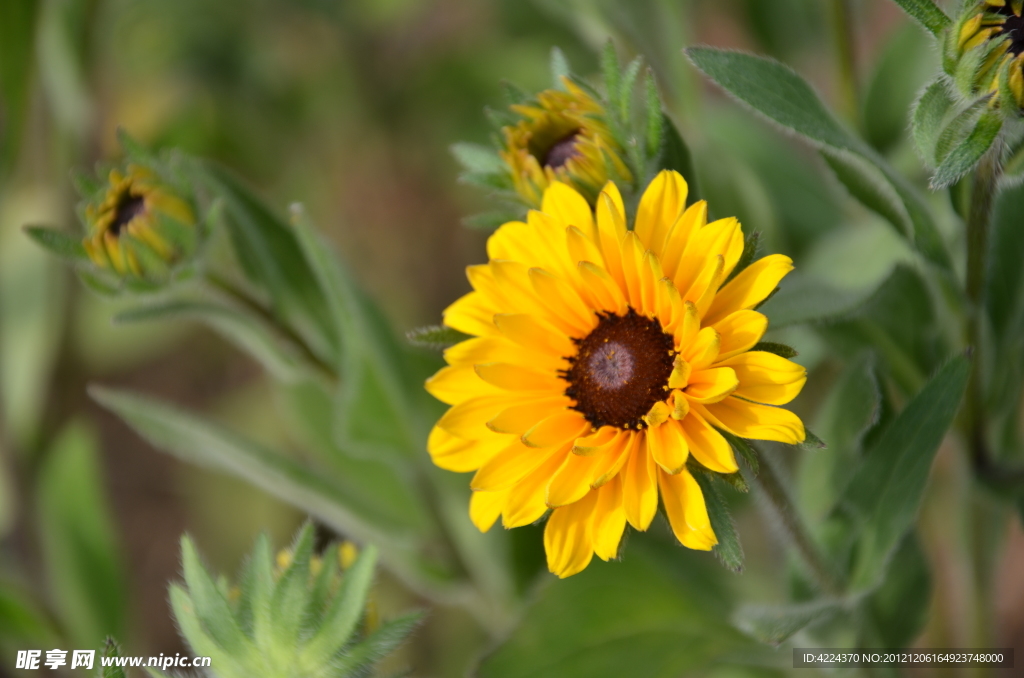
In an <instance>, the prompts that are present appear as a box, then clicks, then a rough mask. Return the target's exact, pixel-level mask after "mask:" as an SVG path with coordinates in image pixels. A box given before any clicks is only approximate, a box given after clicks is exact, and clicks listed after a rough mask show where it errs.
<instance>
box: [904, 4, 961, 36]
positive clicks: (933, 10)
mask: <svg viewBox="0 0 1024 678" xmlns="http://www.w3.org/2000/svg"><path fill="white" fill-rule="evenodd" d="M895 2H896V4H897V5H899V6H900V7H902V8H903V11H904V12H906V13H907V14H909V15H910V16H911V17H913V18H914V19H916V20H917V21H918V23H920V24H921V25H922V26H924V27H925V28H927V29H928V30H929V31H930V32H931V33H932V34H933V35H935V36H936V37H939V34H940V33H942V31H943V30H945V29H946V27H947V26H949V24H950V21H949V17H948V16H946V14H945V12H943V11H942V10H941V9H939V8H938V6H937V5H936V4H935V3H934V2H932V0H895Z"/></svg>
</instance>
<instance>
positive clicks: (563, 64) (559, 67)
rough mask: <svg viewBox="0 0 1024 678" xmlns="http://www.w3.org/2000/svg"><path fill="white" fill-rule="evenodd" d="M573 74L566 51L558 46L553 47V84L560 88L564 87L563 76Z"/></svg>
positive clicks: (566, 76)
mask: <svg viewBox="0 0 1024 678" xmlns="http://www.w3.org/2000/svg"><path fill="white" fill-rule="evenodd" d="M571 76H572V68H570V66H569V60H568V59H566V58H565V53H564V52H563V51H562V50H560V49H559V48H558V47H552V48H551V86H552V87H554V88H555V89H558V90H561V89H564V88H565V83H564V82H562V78H568V77H571Z"/></svg>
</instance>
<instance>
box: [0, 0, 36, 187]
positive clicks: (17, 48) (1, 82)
mask: <svg viewBox="0 0 1024 678" xmlns="http://www.w3.org/2000/svg"><path fill="white" fill-rule="evenodd" d="M41 7H42V3H41V2H38V1H37V0H4V1H3V2H0V175H3V174H6V171H7V168H8V167H9V166H10V164H11V163H12V162H13V161H14V158H15V156H16V155H17V153H18V146H19V145H20V143H21V139H22V134H21V129H22V125H23V123H24V121H25V114H26V111H27V109H28V99H29V90H30V86H31V83H32V75H33V72H34V68H33V66H34V64H33V57H34V56H35V53H34V50H33V47H34V44H33V42H34V40H33V39H34V37H35V34H36V20H37V18H38V16H39V10H40V8H41Z"/></svg>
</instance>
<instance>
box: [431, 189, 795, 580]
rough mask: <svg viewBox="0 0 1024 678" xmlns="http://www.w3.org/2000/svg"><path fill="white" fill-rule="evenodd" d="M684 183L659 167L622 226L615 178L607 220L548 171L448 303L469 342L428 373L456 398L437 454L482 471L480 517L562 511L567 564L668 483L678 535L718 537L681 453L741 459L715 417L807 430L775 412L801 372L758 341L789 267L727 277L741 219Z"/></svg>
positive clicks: (559, 553) (700, 539) (519, 519)
mask: <svg viewBox="0 0 1024 678" xmlns="http://www.w3.org/2000/svg"><path fill="white" fill-rule="evenodd" d="M686 195H687V185H686V182H685V180H684V179H683V178H682V176H680V175H679V174H677V173H675V172H662V173H661V174H659V175H658V176H657V177H656V178H655V179H654V180H653V181H652V182H651V185H650V186H649V187H648V188H647V190H646V192H645V193H644V195H643V197H642V199H641V201H640V205H639V207H638V211H637V216H636V223H635V228H634V229H633V230H627V227H626V220H625V217H624V215H625V210H624V207H623V203H622V198H621V196H620V194H619V191H618V189H617V188H616V187H615V185H614V184H612V183H609V184H608V185H607V186H605V188H604V190H603V191H602V192H601V194H600V198H599V200H598V203H597V210H596V218H595V215H594V213H593V212H592V211H591V208H590V206H589V205H588V204H587V202H586V200H585V199H584V198H583V197H582V196H581V195H580V194H579V193H578V192H576V191H575V190H573V189H572V188H570V187H569V186H567V185H565V184H563V183H558V182H556V183H552V184H551V185H550V186H549V187H548V189H547V190H546V191H545V193H544V199H543V204H542V205H541V209H540V211H531V212H530V213H529V215H528V216H527V221H526V222H525V223H523V222H511V223H507V224H505V225H503V226H501V227H500V228H499V229H498V230H497V231H496V232H495V233H494V234H493V235H492V236H491V238H490V240H489V241H488V243H487V252H488V256H489V258H490V261H489V263H487V264H483V265H479V266H470V267H469V268H468V269H467V271H468V275H469V280H470V283H471V284H472V286H473V289H474V291H472V292H470V293H469V294H467V295H466V296H464V297H462V298H461V299H459V300H458V301H456V302H455V303H454V304H452V305H451V306H449V307H448V309H447V310H446V311H445V314H444V321H445V324H447V325H448V326H450V327H453V328H455V329H457V330H460V331H462V332H465V333H468V334H471V335H473V336H474V338H472V339H469V340H466V341H464V342H462V343H459V344H457V345H455V346H453V347H451V348H450V349H448V350H447V351H446V353H445V359H446V361H447V362H448V365H449V366H448V367H445V368H443V369H442V370H441V371H439V372H438V373H437V374H436V375H434V376H433V377H432V378H430V379H429V380H428V381H427V389H428V390H429V391H430V393H432V394H433V395H434V396H435V397H436V398H438V399H440V400H442V401H443V402H445V403H447V404H449V405H451V406H452V407H451V409H449V410H448V412H447V413H446V414H445V415H444V416H443V417H442V418H441V420H440V421H439V422H438V423H437V425H436V426H435V427H434V429H433V431H432V432H431V435H430V439H429V442H428V447H429V451H430V454H431V457H432V458H433V460H434V463H436V464H437V465H438V466H440V467H441V468H444V469H448V470H451V471H458V472H467V471H476V475H475V476H474V477H473V480H472V482H471V486H472V488H473V490H474V492H473V497H472V500H471V503H470V515H471V517H472V519H473V521H474V523H475V524H476V525H477V527H479V528H480V529H481V530H487V529H489V528H490V527H491V525H492V524H493V523H494V522H495V520H497V518H498V516H499V515H501V516H502V518H503V522H504V525H505V527H509V528H510V527H517V526H521V525H527V524H530V523H533V522H534V521H536V520H538V519H540V518H541V517H542V516H543V515H544V514H545V512H547V511H548V510H549V509H553V510H552V513H551V516H550V518H549V519H548V522H547V526H546V529H545V533H544V544H545V549H546V551H547V558H548V567H549V568H550V569H551V571H552V572H554V573H555V574H557V575H559V576H560V577H566V576H569V575H571V574H574V573H576V572H579V571H580V570H582V569H583V568H585V567H586V566H587V564H588V563H589V562H590V560H591V557H592V555H593V554H597V556H598V557H600V558H602V559H605V560H608V559H610V558H614V557H616V555H617V552H618V547H619V542H620V539H621V537H622V533H623V530H624V529H625V525H626V523H627V522H628V523H629V524H630V525H632V526H633V527H634V528H636V529H638V530H646V529H647V527H648V526H649V525H650V523H651V520H652V519H653V518H654V514H655V512H656V510H657V507H658V497H659V494H660V496H661V501H662V503H663V505H664V507H665V512H666V514H667V515H668V519H669V521H670V523H671V525H672V529H673V531H674V533H675V535H676V537H677V538H678V539H679V541H680V542H681V543H682V544H683V545H685V546H688V547H690V548H693V549H703V550H708V549H710V548H711V547H712V546H713V545H714V544H715V543H716V542H717V540H716V537H715V534H714V532H713V530H712V529H711V524H710V522H709V520H708V514H707V510H706V508H705V504H704V498H703V495H702V493H701V490H700V488H699V486H698V485H697V483H696V481H695V480H694V478H693V477H692V476H691V475H690V472H689V471H688V470H687V467H686V462H687V459H688V457H689V456H690V455H692V456H693V458H694V459H695V460H696V461H697V462H699V463H700V464H702V465H703V466H704V467H705V468H707V469H709V470H711V471H714V472H718V473H734V472H736V471H737V465H736V460H735V458H734V456H733V451H732V449H731V447H730V445H729V443H728V442H727V441H726V439H725V438H724V437H723V436H722V435H721V434H720V433H719V430H724V431H728V432H731V433H732V434H734V435H737V436H740V437H743V438H754V439H760V440H776V441H781V442H785V443H797V442H800V441H802V440H803V439H804V427H803V424H802V423H801V421H800V419H799V418H797V417H796V416H795V415H794V414H792V413H791V412H789V411H787V410H784V409H781V408H779V407H776V406H777V405H783V404H785V403H788V402H789V401H790V400H792V399H793V398H794V397H795V396H796V395H797V394H798V393H799V392H800V389H801V388H802V387H803V384H804V382H805V381H806V372H805V370H804V368H802V367H800V366H799V365H797V364H795V363H792V362H790V361H789V360H786V359H784V358H781V357H779V356H777V355H774V354H772V353H765V352H761V351H751V350H750V349H751V348H752V347H753V346H754V345H755V344H757V342H758V341H759V340H760V339H761V337H762V335H763V334H764V332H765V330H766V328H767V325H768V319H767V318H766V317H765V316H764V315H762V314H761V313H758V312H757V311H755V310H753V308H754V307H755V306H757V304H759V303H760V302H761V301H762V300H764V299H765V298H766V297H767V296H768V295H769V294H770V293H771V292H772V290H774V289H775V287H776V285H778V283H779V281H780V280H781V279H782V277H783V276H785V275H786V273H788V272H789V271H790V270H791V269H792V262H791V260H790V259H789V258H788V257H786V256H782V255H771V256H767V257H764V258H763V259H761V260H759V261H757V262H755V263H753V264H751V265H750V266H749V267H747V268H746V269H744V270H743V271H742V272H740V273H739V274H738V275H736V276H735V277H734V278H733V279H732V280H730V281H729V282H725V281H726V280H727V279H728V278H729V275H730V273H731V272H732V271H733V269H734V268H735V267H736V264H737V262H738V261H739V259H740V255H741V254H742V251H743V233H742V230H741V229H740V224H739V222H738V221H737V220H736V219H734V218H730V219H722V220H719V221H715V222H712V223H707V220H706V217H707V205H706V203H704V202H698V203H695V204H694V205H692V206H690V207H689V208H685V204H686Z"/></svg>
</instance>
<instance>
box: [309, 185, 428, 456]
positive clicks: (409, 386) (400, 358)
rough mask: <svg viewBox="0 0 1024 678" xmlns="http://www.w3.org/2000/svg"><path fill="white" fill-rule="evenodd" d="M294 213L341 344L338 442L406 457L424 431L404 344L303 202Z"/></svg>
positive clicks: (416, 384) (420, 444)
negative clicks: (413, 401) (330, 245)
mask: <svg viewBox="0 0 1024 678" xmlns="http://www.w3.org/2000/svg"><path fill="white" fill-rule="evenodd" d="M293 212H294V215H295V218H294V222H295V224H294V226H295V232H296V234H297V235H298V238H299V243H300V246H301V247H302V249H303V252H304V253H305V256H306V258H307V260H308V261H309V262H310V265H311V266H312V269H313V274H314V275H315V276H316V279H317V281H318V284H319V285H320V287H321V288H322V289H323V290H324V291H325V294H326V295H327V297H326V298H327V308H328V311H329V315H328V318H329V320H330V322H332V323H333V331H335V332H336V333H337V334H338V336H340V337H342V344H343V346H344V353H343V362H342V370H341V373H342V383H341V391H340V393H339V395H338V410H339V412H338V427H339V429H338V430H339V434H340V436H341V441H340V442H341V444H342V445H346V446H347V445H355V446H370V448H371V449H370V450H367V454H376V453H378V452H379V451H381V450H383V451H391V452H392V453H393V454H394V453H397V454H398V455H399V456H400V457H408V456H411V455H413V454H416V453H418V452H419V451H420V450H422V449H423V443H424V441H425V440H426V434H425V430H424V431H423V432H422V434H421V431H420V429H417V428H416V425H417V424H419V425H420V426H425V425H426V423H425V422H422V421H418V420H417V419H416V417H417V414H418V413H417V411H416V408H415V407H414V406H412V404H411V402H410V399H409V395H408V394H409V393H410V391H412V390H413V389H416V390H415V393H419V391H420V390H422V382H421V381H419V379H418V377H419V376H420V375H417V374H415V373H414V371H413V370H412V369H411V365H410V363H409V359H408V355H407V354H406V351H405V347H403V346H402V344H400V343H399V342H398V340H397V339H396V337H395V335H394V333H393V332H392V330H391V328H390V327H389V326H388V323H387V321H386V320H385V319H384V317H383V315H382V314H381V312H380V309H379V308H377V307H376V306H375V305H374V304H373V302H372V301H371V300H370V299H369V298H368V297H366V295H364V294H363V293H362V292H361V291H360V290H359V289H358V288H357V287H356V286H355V284H354V283H353V282H352V280H351V278H350V277H349V274H348V272H347V271H346V270H345V269H344V268H343V267H342V266H341V263H340V262H339V261H338V259H337V257H336V256H334V254H333V253H332V252H331V251H330V249H329V248H328V247H327V245H326V244H325V243H324V242H323V240H322V239H321V237H320V235H319V233H317V232H316V231H315V230H314V229H313V227H312V225H311V224H310V223H309V222H308V219H307V217H306V215H305V212H303V211H302V208H301V206H298V205H296V206H294V207H293ZM422 377H423V378H425V377H426V375H425V374H424V375H422ZM354 449H359V448H358V447H356V448H354Z"/></svg>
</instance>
